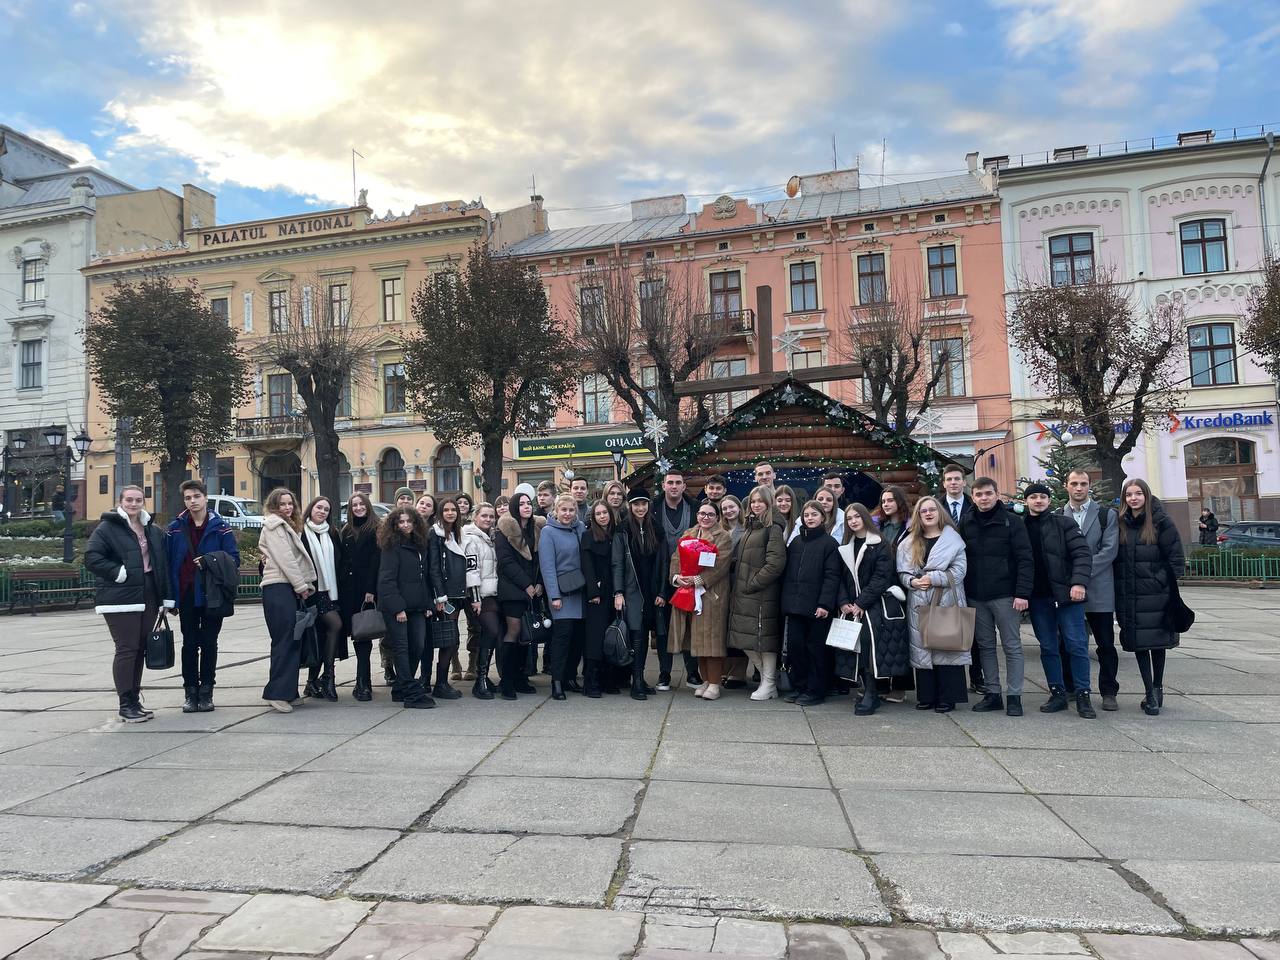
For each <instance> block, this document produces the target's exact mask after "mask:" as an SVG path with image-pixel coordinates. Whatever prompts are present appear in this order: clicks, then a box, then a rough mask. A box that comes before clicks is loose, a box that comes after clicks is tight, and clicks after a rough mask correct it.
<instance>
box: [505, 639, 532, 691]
mask: <svg viewBox="0 0 1280 960" xmlns="http://www.w3.org/2000/svg"><path fill="white" fill-rule="evenodd" d="M511 646H513V647H514V648H515V650H513V651H512V653H511V659H510V660H508V661H507V662H508V663H509V664H511V674H512V676H511V687H512V689H513V690H515V692H516V693H537V692H538V688H537V687H535V686H534V685H533V684H532V683H530V682H529V673H528V670H529V653H528V650H527V649H526V646H525V644H522V643H513V644H512V645H511ZM529 646H533V644H529ZM535 650H536V648H535ZM535 659H536V657H535Z"/></svg>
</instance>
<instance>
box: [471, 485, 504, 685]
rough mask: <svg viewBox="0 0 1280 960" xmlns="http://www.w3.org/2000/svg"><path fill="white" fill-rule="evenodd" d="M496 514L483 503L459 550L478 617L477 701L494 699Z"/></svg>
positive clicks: (497, 626)
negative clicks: (494, 532)
mask: <svg viewBox="0 0 1280 960" xmlns="http://www.w3.org/2000/svg"><path fill="white" fill-rule="evenodd" d="M497 522H498V513H497V511H496V510H495V509H494V507H493V505H492V504H488V503H482V504H480V505H479V506H477V507H476V508H475V509H474V510H473V511H472V514H471V523H469V524H467V526H465V527H463V528H462V551H463V553H464V554H465V555H466V558H467V602H468V603H470V604H471V612H472V613H473V614H474V615H475V617H476V618H477V623H478V625H479V627H480V635H479V637H478V638H477V641H476V658H475V665H476V668H475V669H476V678H475V683H474V684H473V685H472V687H471V695H472V696H473V697H475V698H476V699H478V700H492V699H493V684H492V683H490V682H489V663H490V662H491V660H492V659H493V651H494V648H495V647H496V646H497V645H498V639H499V637H500V636H501V635H502V627H501V622H502V621H501V620H500V619H499V614H498V555H497V552H496V551H495V549H494V543H493V529H494V526H495V525H496V524H497Z"/></svg>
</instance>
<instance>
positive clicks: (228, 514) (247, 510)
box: [209, 493, 263, 530]
mask: <svg viewBox="0 0 1280 960" xmlns="http://www.w3.org/2000/svg"><path fill="white" fill-rule="evenodd" d="M209 509H210V510H213V511H216V512H217V514H218V516H220V517H221V518H222V519H223V520H225V521H227V523H229V524H230V525H231V526H233V527H235V528H236V529H237V530H257V529H259V528H260V527H261V526H262V519H263V518H262V505H261V504H259V503H258V502H257V501H256V500H246V499H245V498H244V497H229V496H227V495H226V494H225V493H213V494H210V495H209Z"/></svg>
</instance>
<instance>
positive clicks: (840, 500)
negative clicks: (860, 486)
mask: <svg viewBox="0 0 1280 960" xmlns="http://www.w3.org/2000/svg"><path fill="white" fill-rule="evenodd" d="M822 485H823V486H824V487H826V488H827V489H828V490H830V491H831V495H832V496H833V497H835V498H836V506H837V507H840V508H841V509H843V508H845V507H847V506H848V505H849V503H848V501H847V500H845V498H844V474H842V473H841V472H840V471H839V470H828V471H827V472H826V473H824V474H823V475H822Z"/></svg>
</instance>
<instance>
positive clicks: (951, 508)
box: [942, 463, 987, 693]
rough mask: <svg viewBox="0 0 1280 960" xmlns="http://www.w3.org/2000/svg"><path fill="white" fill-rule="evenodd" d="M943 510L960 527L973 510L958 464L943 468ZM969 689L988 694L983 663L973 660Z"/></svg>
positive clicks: (961, 468) (962, 469)
mask: <svg viewBox="0 0 1280 960" xmlns="http://www.w3.org/2000/svg"><path fill="white" fill-rule="evenodd" d="M942 489H943V493H944V496H943V498H942V509H944V510H946V511H947V513H948V514H950V516H951V521H952V522H953V523H954V524H955V525H956V526H957V527H959V526H960V521H961V520H963V519H964V516H965V514H967V513H969V512H970V511H971V510H973V501H972V500H970V499H969V496H968V494H966V493H965V492H964V467H962V466H960V464H958V463H948V464H947V465H946V466H945V467H943V468H942ZM969 689H970V690H972V691H973V692H974V693H986V690H987V683H986V679H985V678H984V677H983V675H982V661H981V660H980V659H979V658H978V657H974V658H973V662H972V663H970V664H969Z"/></svg>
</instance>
